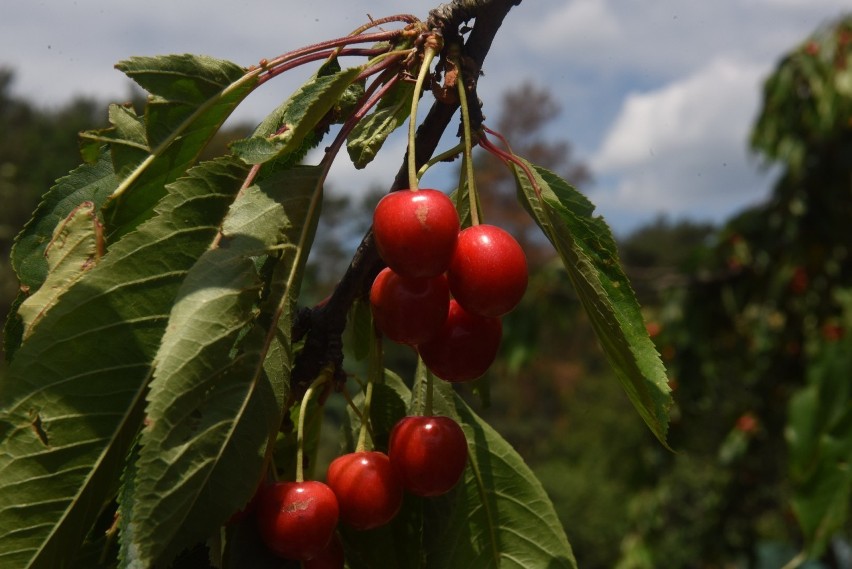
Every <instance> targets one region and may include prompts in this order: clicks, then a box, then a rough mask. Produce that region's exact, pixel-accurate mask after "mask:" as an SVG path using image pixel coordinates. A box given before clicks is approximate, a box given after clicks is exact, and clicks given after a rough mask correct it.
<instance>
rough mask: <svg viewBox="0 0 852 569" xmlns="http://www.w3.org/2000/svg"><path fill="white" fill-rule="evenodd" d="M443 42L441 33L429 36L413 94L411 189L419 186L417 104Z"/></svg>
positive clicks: (409, 126)
mask: <svg viewBox="0 0 852 569" xmlns="http://www.w3.org/2000/svg"><path fill="white" fill-rule="evenodd" d="M442 43H443V42H442V40H441V36H439V35H436V34H433V35H431V36H429V37H428V38H427V40H426V47H425V48H424V50H423V63H421V64H420V71H419V72H418V73H417V83H415V85H414V95H412V96H411V117H410V118H409V119H408V187H409V189H411V190H417V188H418V184H417V182H418V180H417V159H416V157H415V152H414V147H415V139H416V136H415V135H416V131H417V128H416V127H417V105H418V103H419V102H420V91H421V90H422V89H423V83H424V82H425V81H426V76H427V75H428V74H429V68H430V67H431V66H432V60H433V59H435V56H436V55H437V54H438V53H439V52H440V51H441V47H442Z"/></svg>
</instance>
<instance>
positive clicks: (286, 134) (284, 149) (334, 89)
mask: <svg viewBox="0 0 852 569" xmlns="http://www.w3.org/2000/svg"><path fill="white" fill-rule="evenodd" d="M360 72H361V68H360V67H352V68H349V69H346V70H343V71H340V72H337V73H333V74H330V75H327V74H317V75H314V76H313V77H311V79H309V80H308V81H307V82H306V83H305V84H304V85H302V86H301V87H300V88H299V90H297V91H296V92H295V93H293V95H292V96H291V97H290V98H289V99H288V100H287V101H285V102H284V103H283V104H282V105H281V106H280V107H278V108H277V109H276V110H275V111H273V112H272V113H271V114H270V115H269V116H268V117H266V119H264V121H263V122H262V123H261V124H260V126H258V127H257V130H256V131H255V133H254V135H252V136H251V137H250V138H245V139H243V140H238V141H236V142H234V143H232V144H231V150H232V151H233V152H234V154H235V155H237V156H239V157H240V158H241V159H242V160H244V161H245V162H246V163H248V164H263V163H265V162H268V161H270V160H273V159H275V158H278V157H280V156H283V155H285V154H288V153H291V152H295V151H297V150H300V149H301V148H302V144H303V142H304V141H305V137H306V136H308V135H309V134H311V133H312V132H313V131H314V128H315V127H316V126H317V124H318V123H319V122H320V120H322V118H323V117H325V116H326V114H327V113H328V112H329V111H330V110H332V109H333V108H334V106H335V105H336V104H337V103H338V100H339V98H340V97H341V96H342V95H343V93H344V92H345V91H346V90H347V89H348V88H349V86H350V85H351V84H352V82H353V81H354V80H355V77H357V76H358V74H359V73H360ZM282 127H286V130H284V131H283V132H281V133H279V134H275V133H277V132H278V131H279V130H281V128H282Z"/></svg>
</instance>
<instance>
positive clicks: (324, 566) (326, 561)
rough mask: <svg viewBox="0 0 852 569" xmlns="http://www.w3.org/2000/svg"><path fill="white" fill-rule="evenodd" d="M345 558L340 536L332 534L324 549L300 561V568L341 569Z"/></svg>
mask: <svg viewBox="0 0 852 569" xmlns="http://www.w3.org/2000/svg"><path fill="white" fill-rule="evenodd" d="M345 561H346V559H345V557H344V555H343V543H342V542H341V541H340V536H339V535H337V534H334V535H333V536H332V538H331V541H330V542H329V544H328V545H327V546H326V548H325V549H323V550H322V551H320V552H319V553H318V554H317V556H316V557H314V558H313V559H309V560H307V561H303V562H302V569H343V565H344V563H345Z"/></svg>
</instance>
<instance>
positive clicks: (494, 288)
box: [447, 225, 527, 316]
mask: <svg viewBox="0 0 852 569" xmlns="http://www.w3.org/2000/svg"><path fill="white" fill-rule="evenodd" d="M447 279H448V280H449V283H450V291H451V292H452V293H453V298H455V299H456V300H457V301H458V303H459V304H461V305H462V306H463V307H464V308H465V310H467V311H468V312H473V313H474V314H479V315H480V316H502V315H504V314H506V313H507V312H509V311H510V310H512V309H513V308H515V306H517V305H518V303H519V302H520V301H521V297H523V296H524V291H526V289H527V258H526V255H524V250H523V249H521V246H520V245H518V242H517V241H515V238H514V237H512V236H511V235H510V234H509V233H507V232H506V231H504V230H503V229H500V228H499V227H497V226H495V225H474V226H473V227H468V228H467V229H465V230H463V231H462V232H461V233H459V237H458V243H457V244H456V250H455V253H453V259H452V261H451V262H450V267H449V269H448V271H447Z"/></svg>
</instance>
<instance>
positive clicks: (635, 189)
mask: <svg viewBox="0 0 852 569" xmlns="http://www.w3.org/2000/svg"><path fill="white" fill-rule="evenodd" d="M765 71H766V70H765V69H762V68H760V67H758V66H754V65H749V64H745V63H738V62H735V61H731V60H727V59H719V60H715V61H713V62H711V63H710V64H709V65H707V66H706V67H704V68H702V69H700V70H698V71H697V72H695V73H693V74H691V75H689V76H687V77H685V78H683V79H681V80H678V81H674V82H672V83H670V84H668V85H666V86H664V87H661V88H659V89H655V90H652V91H649V92H645V93H632V94H630V95H629V96H627V97H626V99H625V102H624V105H623V107H622V109H621V112H620V113H619V115H618V116H617V118H616V119H615V121H614V122H613V124H612V126H611V127H610V129H609V130H608V132H607V134H606V136H605V138H604V141H603V143H602V144H601V147H600V149H599V150H598V152H597V153H595V155H594V157H593V158H592V167H593V171H594V172H596V174H598V175H599V176H600V179H601V180H609V181H610V184H608V185H606V187H603V188H600V189H599V190H596V191H595V192H594V194H593V198H594V199H595V200H596V201H597V202H598V203H599V205H600V206H601V207H602V209H604V211H606V210H607V209H608V208H611V209H613V210H619V211H632V212H634V213H640V212H644V213H646V214H655V213H657V212H666V213H671V214H675V215H682V214H685V213H688V212H692V213H693V214H694V215H696V216H698V217H704V218H714V219H718V217H719V216H722V215H727V214H730V213H731V212H732V211H733V210H734V209H737V208H739V207H742V206H743V205H745V204H747V203H750V202H753V201H755V200H756V199H759V198H760V197H762V196H763V195H764V193H765V191H766V179H765V176H764V175H763V174H761V173H760V172H758V171H757V169H756V167H755V165H754V163H753V161H752V160H750V159H749V155H748V151H747V146H746V145H747V140H748V131H749V128H750V127H751V124H752V122H753V120H754V118H755V113H756V112H757V109H758V104H759V89H758V87H759V84H760V81H761V80H762V76H763V74H764V73H765Z"/></svg>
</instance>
